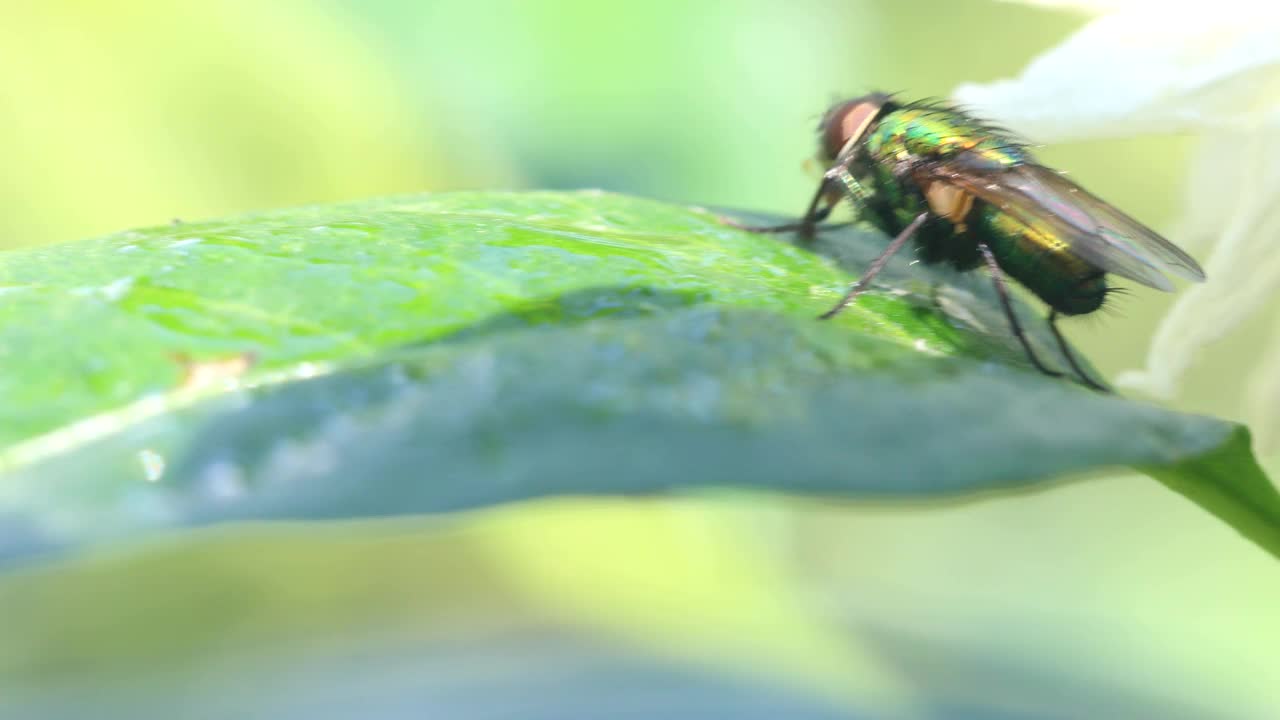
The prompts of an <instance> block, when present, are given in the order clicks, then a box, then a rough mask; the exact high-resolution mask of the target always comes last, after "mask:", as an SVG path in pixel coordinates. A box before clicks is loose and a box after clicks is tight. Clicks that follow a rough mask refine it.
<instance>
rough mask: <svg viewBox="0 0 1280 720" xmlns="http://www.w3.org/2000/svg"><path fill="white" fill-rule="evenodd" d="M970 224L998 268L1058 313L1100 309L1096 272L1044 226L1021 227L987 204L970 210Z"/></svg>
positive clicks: (1102, 286)
mask: <svg viewBox="0 0 1280 720" xmlns="http://www.w3.org/2000/svg"><path fill="white" fill-rule="evenodd" d="M974 214H975V215H977V216H978V219H979V223H978V225H977V226H976V227H975V228H974V229H975V230H977V231H978V232H980V234H981V236H982V237H983V239H985V240H986V241H987V243H988V244H989V245H990V246H991V251H992V253H993V254H994V255H995V256H996V261H997V262H998V263H999V264H1000V268H1001V269H1002V270H1004V272H1005V273H1006V274H1007V275H1009V276H1010V277H1012V278H1013V279H1015V280H1017V281H1018V282H1019V283H1021V284H1022V285H1023V286H1024V287H1026V288H1027V289H1028V290H1030V291H1031V292H1033V293H1035V294H1036V296H1037V297H1039V298H1040V299H1041V300H1043V301H1044V302H1045V304H1046V305H1048V306H1049V307H1052V308H1054V309H1056V310H1057V311H1058V312H1061V313H1063V314H1064V315H1084V314H1086V313H1091V312H1093V311H1094V310H1097V309H1098V308H1100V307H1102V303H1103V301H1104V300H1105V299H1106V295H1107V281H1106V276H1105V274H1104V273H1103V271H1102V270H1099V269H1098V268H1097V267H1094V266H1093V265H1091V264H1089V263H1087V262H1085V261H1084V260H1082V259H1080V258H1079V257H1078V256H1076V255H1074V254H1072V253H1071V250H1070V247H1069V246H1068V245H1067V243H1065V242H1063V241H1062V239H1061V238H1058V237H1056V236H1055V235H1054V234H1053V233H1052V231H1050V230H1049V229H1048V228H1045V227H1036V226H1027V225H1024V224H1023V223H1021V222H1019V221H1017V220H1015V219H1014V218H1012V217H1010V216H1009V215H1007V214H1005V213H1003V212H1000V211H999V210H997V209H995V208H993V207H991V206H990V205H983V206H982V207H981V208H975V213H974Z"/></svg>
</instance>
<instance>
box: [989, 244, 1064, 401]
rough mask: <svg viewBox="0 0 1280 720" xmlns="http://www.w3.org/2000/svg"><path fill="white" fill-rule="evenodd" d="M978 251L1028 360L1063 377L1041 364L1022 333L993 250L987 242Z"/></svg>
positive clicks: (1050, 372) (1047, 371)
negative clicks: (984, 261) (985, 263)
mask: <svg viewBox="0 0 1280 720" xmlns="http://www.w3.org/2000/svg"><path fill="white" fill-rule="evenodd" d="M978 249H979V250H981V251H982V257H983V259H984V260H986V261H987V270H989V271H990V272H991V281H992V282H993V283H995V286H996V294H997V295H999V296H1000V306H1001V307H1003V308H1004V315H1005V317H1006V318H1008V319H1009V328H1010V329H1012V330H1013V336H1014V337H1016V338H1018V342H1019V343H1021V344H1022V349H1023V350H1024V351H1025V352H1026V353H1027V359H1028V360H1030V361H1031V364H1032V365H1035V366H1036V369H1037V370H1039V371H1040V372H1042V373H1044V374H1045V375H1048V376H1049V377H1062V375H1063V374H1062V373H1060V372H1058V371H1057V370H1050V369H1049V368H1048V367H1046V366H1045V364H1044V363H1042V362H1040V358H1039V357H1038V356H1037V355H1036V351H1035V350H1032V349H1031V342H1030V341H1029V340H1027V336H1026V334H1025V333H1023V332H1022V325H1021V324H1020V323H1019V322H1018V316H1017V315H1015V314H1014V312H1013V303H1012V302H1010V300H1009V288H1008V286H1007V284H1006V281H1005V278H1004V271H1003V270H1001V269H1000V264H999V263H997V262H996V256H995V255H994V254H993V253H992V252H991V248H990V247H988V246H987V244H986V243H985V242H979V243H978ZM1050 325H1052V323H1050ZM1055 332H1056V331H1055Z"/></svg>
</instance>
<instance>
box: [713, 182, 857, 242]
mask: <svg viewBox="0 0 1280 720" xmlns="http://www.w3.org/2000/svg"><path fill="white" fill-rule="evenodd" d="M829 182H830V181H829V180H828V179H827V178H826V177H823V178H822V182H821V183H819V185H818V189H817V191H815V192H814V193H813V199H812V200H810V201H809V209H808V210H805V211H804V216H803V217H801V218H800V219H799V220H797V221H796V222H789V223H783V224H781V225H743V224H742V223H739V222H737V221H735V220H731V219H729V218H720V221H721V222H723V223H724V224H725V225H729V226H730V227H735V228H738V229H739V230H746V231H747V232H753V233H787V232H796V233H799V234H800V237H802V238H804V239H806V240H808V239H811V238H813V233H814V230H815V229H816V228H817V226H818V223H820V222H822V221H823V220H826V219H827V216H829V215H830V214H831V211H832V210H833V209H835V206H836V201H835V200H832V199H830V198H829V197H828V195H829V193H828V189H829V188H828V183H829ZM823 200H826V201H827V202H826V205H822V202H823ZM820 206H821V207H820Z"/></svg>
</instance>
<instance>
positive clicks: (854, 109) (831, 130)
mask: <svg viewBox="0 0 1280 720" xmlns="http://www.w3.org/2000/svg"><path fill="white" fill-rule="evenodd" d="M818 133H819V159H820V161H821V162H822V163H823V164H824V167H826V168H827V170H826V172H825V173H824V174H823V179H822V182H821V184H820V185H819V186H818V190H817V192H816V193H814V196H813V201H812V202H810V203H809V209H808V210H807V211H805V214H804V217H802V218H801V219H800V220H799V221H798V222H794V223H788V224H786V225H778V226H771V227H745V229H747V230H751V231H753V232H791V231H797V232H799V233H801V235H802V236H805V237H812V235H813V233H814V231H815V229H816V228H817V224H818V223H820V222H822V221H823V220H825V219H826V218H827V216H828V215H830V214H831V211H832V209H833V208H834V207H835V206H836V205H837V204H838V203H839V202H840V200H841V199H844V198H848V199H850V200H851V201H852V202H853V204H854V207H855V209H856V210H857V211H858V212H859V214H860V215H861V216H862V217H863V218H864V219H866V220H868V221H870V222H871V223H872V224H874V225H875V226H876V227H878V228H879V229H880V230H882V231H883V232H884V233H885V234H887V235H890V236H892V237H893V240H892V241H891V242H890V243H889V245H888V247H886V248H885V250H884V252H883V253H882V254H881V255H880V256H879V257H878V258H876V259H875V260H874V261H873V262H872V263H871V264H870V265H869V266H868V267H867V268H866V270H865V271H863V274H862V277H861V278H859V279H858V281H857V282H855V283H854V284H853V285H852V286H851V287H850V288H849V292H848V293H846V294H845V296H844V297H843V298H841V299H840V302H839V303H837V304H836V305H835V307H833V308H831V309H830V310H829V311H827V312H826V313H824V314H823V315H822V318H824V319H826V318H830V317H832V316H834V315H835V314H837V313H839V312H840V311H841V310H843V309H844V308H845V307H847V306H848V305H849V303H851V302H852V301H853V300H854V298H856V297H857V296H858V295H859V294H861V293H862V292H863V291H865V290H866V289H867V288H868V287H869V285H870V282H871V280H872V279H873V278H874V277H875V276H876V274H877V273H879V272H880V270H881V269H883V268H884V266H885V264H886V263H887V262H888V260H889V258H890V257H891V256H892V255H893V254H894V253H896V252H897V251H898V250H900V249H902V247H903V246H904V245H905V244H906V243H907V242H908V241H909V240H912V239H914V240H915V246H916V252H917V254H918V256H919V258H920V260H922V261H923V262H925V263H947V264H950V265H952V266H953V267H955V268H956V269H958V270H973V269H975V268H977V267H979V266H982V265H985V266H986V268H987V270H988V272H989V273H990V275H991V279H992V281H993V282H994V284H995V287H996V291H997V294H998V296H999V298H1000V302H1001V304H1002V306H1003V308H1004V313H1005V316H1006V317H1007V318H1008V320H1009V325H1010V327H1011V328H1012V330H1013V335H1014V336H1015V337H1016V338H1017V340H1018V342H1019V343H1021V344H1022V348H1023V350H1025V351H1026V354H1027V358H1028V359H1029V360H1030V361H1031V363H1032V364H1033V365H1035V367H1036V368H1037V369H1039V370H1040V371H1041V372H1043V373H1045V374H1046V375H1051V376H1054V377H1060V376H1062V375H1063V373H1061V372H1058V371H1056V370H1052V369H1050V368H1049V367H1048V366H1046V365H1045V364H1044V363H1043V362H1042V361H1041V360H1040V358H1039V357H1038V356H1037V355H1036V353H1035V351H1034V350H1033V349H1032V347H1031V343H1030V342H1029V341H1028V340H1027V337H1026V335H1025V334H1024V333H1023V331H1022V326H1021V325H1020V324H1019V322H1018V317H1017V315H1015V314H1014V311H1013V305H1012V304H1011V303H1010V301H1009V290H1008V287H1007V284H1008V282H1007V279H1006V278H1013V279H1014V280H1017V281H1018V282H1019V283H1020V284H1021V285H1023V286H1024V287H1026V288H1027V289H1028V290H1030V291H1031V292H1032V293H1034V294H1035V295H1036V296H1037V297H1039V298H1040V299H1041V300H1043V301H1044V302H1045V304H1046V305H1048V306H1049V308H1050V311H1049V316H1048V323H1049V328H1050V329H1051V330H1052V331H1053V335H1054V337H1055V338H1056V339H1057V342H1058V346H1059V347H1060V348H1061V350H1062V354H1063V356H1064V357H1065V358H1066V360H1067V363H1068V364H1069V365H1070V366H1071V369H1072V370H1074V371H1075V374H1076V375H1077V376H1078V377H1079V378H1080V379H1081V380H1082V381H1083V382H1084V383H1085V384H1086V385H1088V386H1090V387H1092V388H1095V389H1097V390H1103V391H1106V387H1105V386H1103V385H1102V384H1100V383H1098V382H1096V381H1095V380H1093V379H1092V378H1090V377H1089V376H1088V375H1087V374H1086V373H1085V372H1084V370H1082V369H1081V367H1080V364H1079V363H1078V362H1077V361H1076V359H1075V357H1074V356H1073V355H1072V353H1071V351H1070V349H1069V348H1068V347H1067V344H1066V341H1065V340H1063V337H1062V333H1061V332H1060V331H1059V330H1058V326H1057V319H1058V316H1059V315H1083V314H1086V313H1091V312H1093V311H1095V310H1097V309H1098V308H1100V307H1102V304H1103V301H1104V300H1105V299H1106V295H1107V293H1108V292H1110V291H1111V289H1110V288H1108V286H1107V280H1106V273H1114V274H1116V275H1119V276H1121V277H1125V278H1128V279H1130V280H1135V281H1137V282H1140V283H1142V284H1143V285H1148V286H1150V287H1153V288H1156V289H1158V290H1164V291H1172V290H1173V285H1172V283H1170V282H1169V280H1168V278H1166V277H1165V275H1164V273H1166V272H1168V273H1172V274H1174V275H1178V276H1181V277H1183V278H1186V279H1188V280H1195V281H1201V280H1204V271H1203V270H1201V269H1200V266H1199V265H1198V264H1196V261H1195V260H1193V259H1192V258H1191V257H1190V256H1189V255H1187V254H1186V253H1185V252H1183V251H1182V250H1180V249H1178V248H1177V247H1175V246H1174V245H1173V244H1171V243H1170V242H1169V241H1168V240H1165V239H1164V238H1162V237H1160V236H1159V235H1157V234H1156V233H1155V232H1153V231H1152V230H1150V229H1149V228H1147V227H1145V226H1144V225H1142V224H1141V223H1139V222H1138V221H1137V220H1134V219H1133V218H1131V217H1129V216H1128V215H1126V214H1124V213H1122V212H1120V211H1119V210H1117V209H1116V208H1114V207H1112V206H1111V205H1108V204H1107V203H1106V202H1104V201H1102V200H1100V199H1099V198H1097V197H1095V196H1094V195H1092V194H1090V193H1088V192H1087V191H1085V190H1084V189H1083V188H1081V187H1080V186H1078V185H1076V184H1075V183H1073V182H1071V181H1070V180H1068V179H1066V178H1065V177H1063V176H1062V175H1061V174H1059V173H1058V172H1057V171H1055V170H1052V169H1050V168H1047V167H1045V166H1043V165H1040V164H1039V163H1037V162H1036V160H1035V159H1034V158H1033V157H1032V156H1031V154H1030V152H1028V151H1027V149H1026V147H1025V146H1024V145H1023V144H1022V143H1020V142H1018V141H1017V140H1016V139H1015V138H1014V137H1012V135H1011V134H1010V133H1009V132H1008V131H1006V130H1003V129H1001V128H998V127H995V126H993V125H991V124H989V123H986V122H983V121H982V120H979V119H977V118H975V117H973V116H972V115H970V114H968V113H966V112H964V111H962V110H960V109H957V108H955V107H952V106H949V105H947V104H945V103H941V102H934V101H924V102H899V101H898V100H897V99H896V98H894V97H893V96H891V95H887V94H884V93H873V94H870V95H866V96H863V97H859V98H854V99H852V100H848V101H845V102H841V103H838V104H836V105H834V106H832V107H831V109H829V110H828V111H827V112H826V114H825V115H824V116H823V118H822V122H821V124H819V126H818ZM739 227H743V226H739Z"/></svg>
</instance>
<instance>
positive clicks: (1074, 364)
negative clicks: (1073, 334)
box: [1048, 310, 1111, 393]
mask: <svg viewBox="0 0 1280 720" xmlns="http://www.w3.org/2000/svg"><path fill="white" fill-rule="evenodd" d="M1048 322H1049V329H1050V330H1052V331H1053V337H1054V339H1056V340H1057V341H1058V348H1059V349H1061V350H1062V356H1063V357H1065V358H1066V359H1067V364H1069V365H1070V366H1071V369H1072V370H1074V371H1075V373H1076V376H1077V377H1079V378H1080V380H1081V381H1082V382H1083V383H1084V384H1085V385H1088V386H1089V387H1091V388H1093V389H1094V390H1097V391H1098V392H1104V393H1110V392H1111V388H1109V387H1107V386H1106V385H1103V384H1102V383H1100V382H1098V381H1096V380H1094V379H1093V378H1091V377H1089V374H1088V373H1086V372H1085V371H1084V368H1082V367H1080V363H1079V362H1078V361H1076V356H1075V354H1073V353H1072V352H1071V348H1070V347H1069V346H1068V345H1067V340H1066V338H1064V337H1062V332H1061V331H1060V330H1058V311H1057V310H1052V311H1050V312H1049V317H1048Z"/></svg>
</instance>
